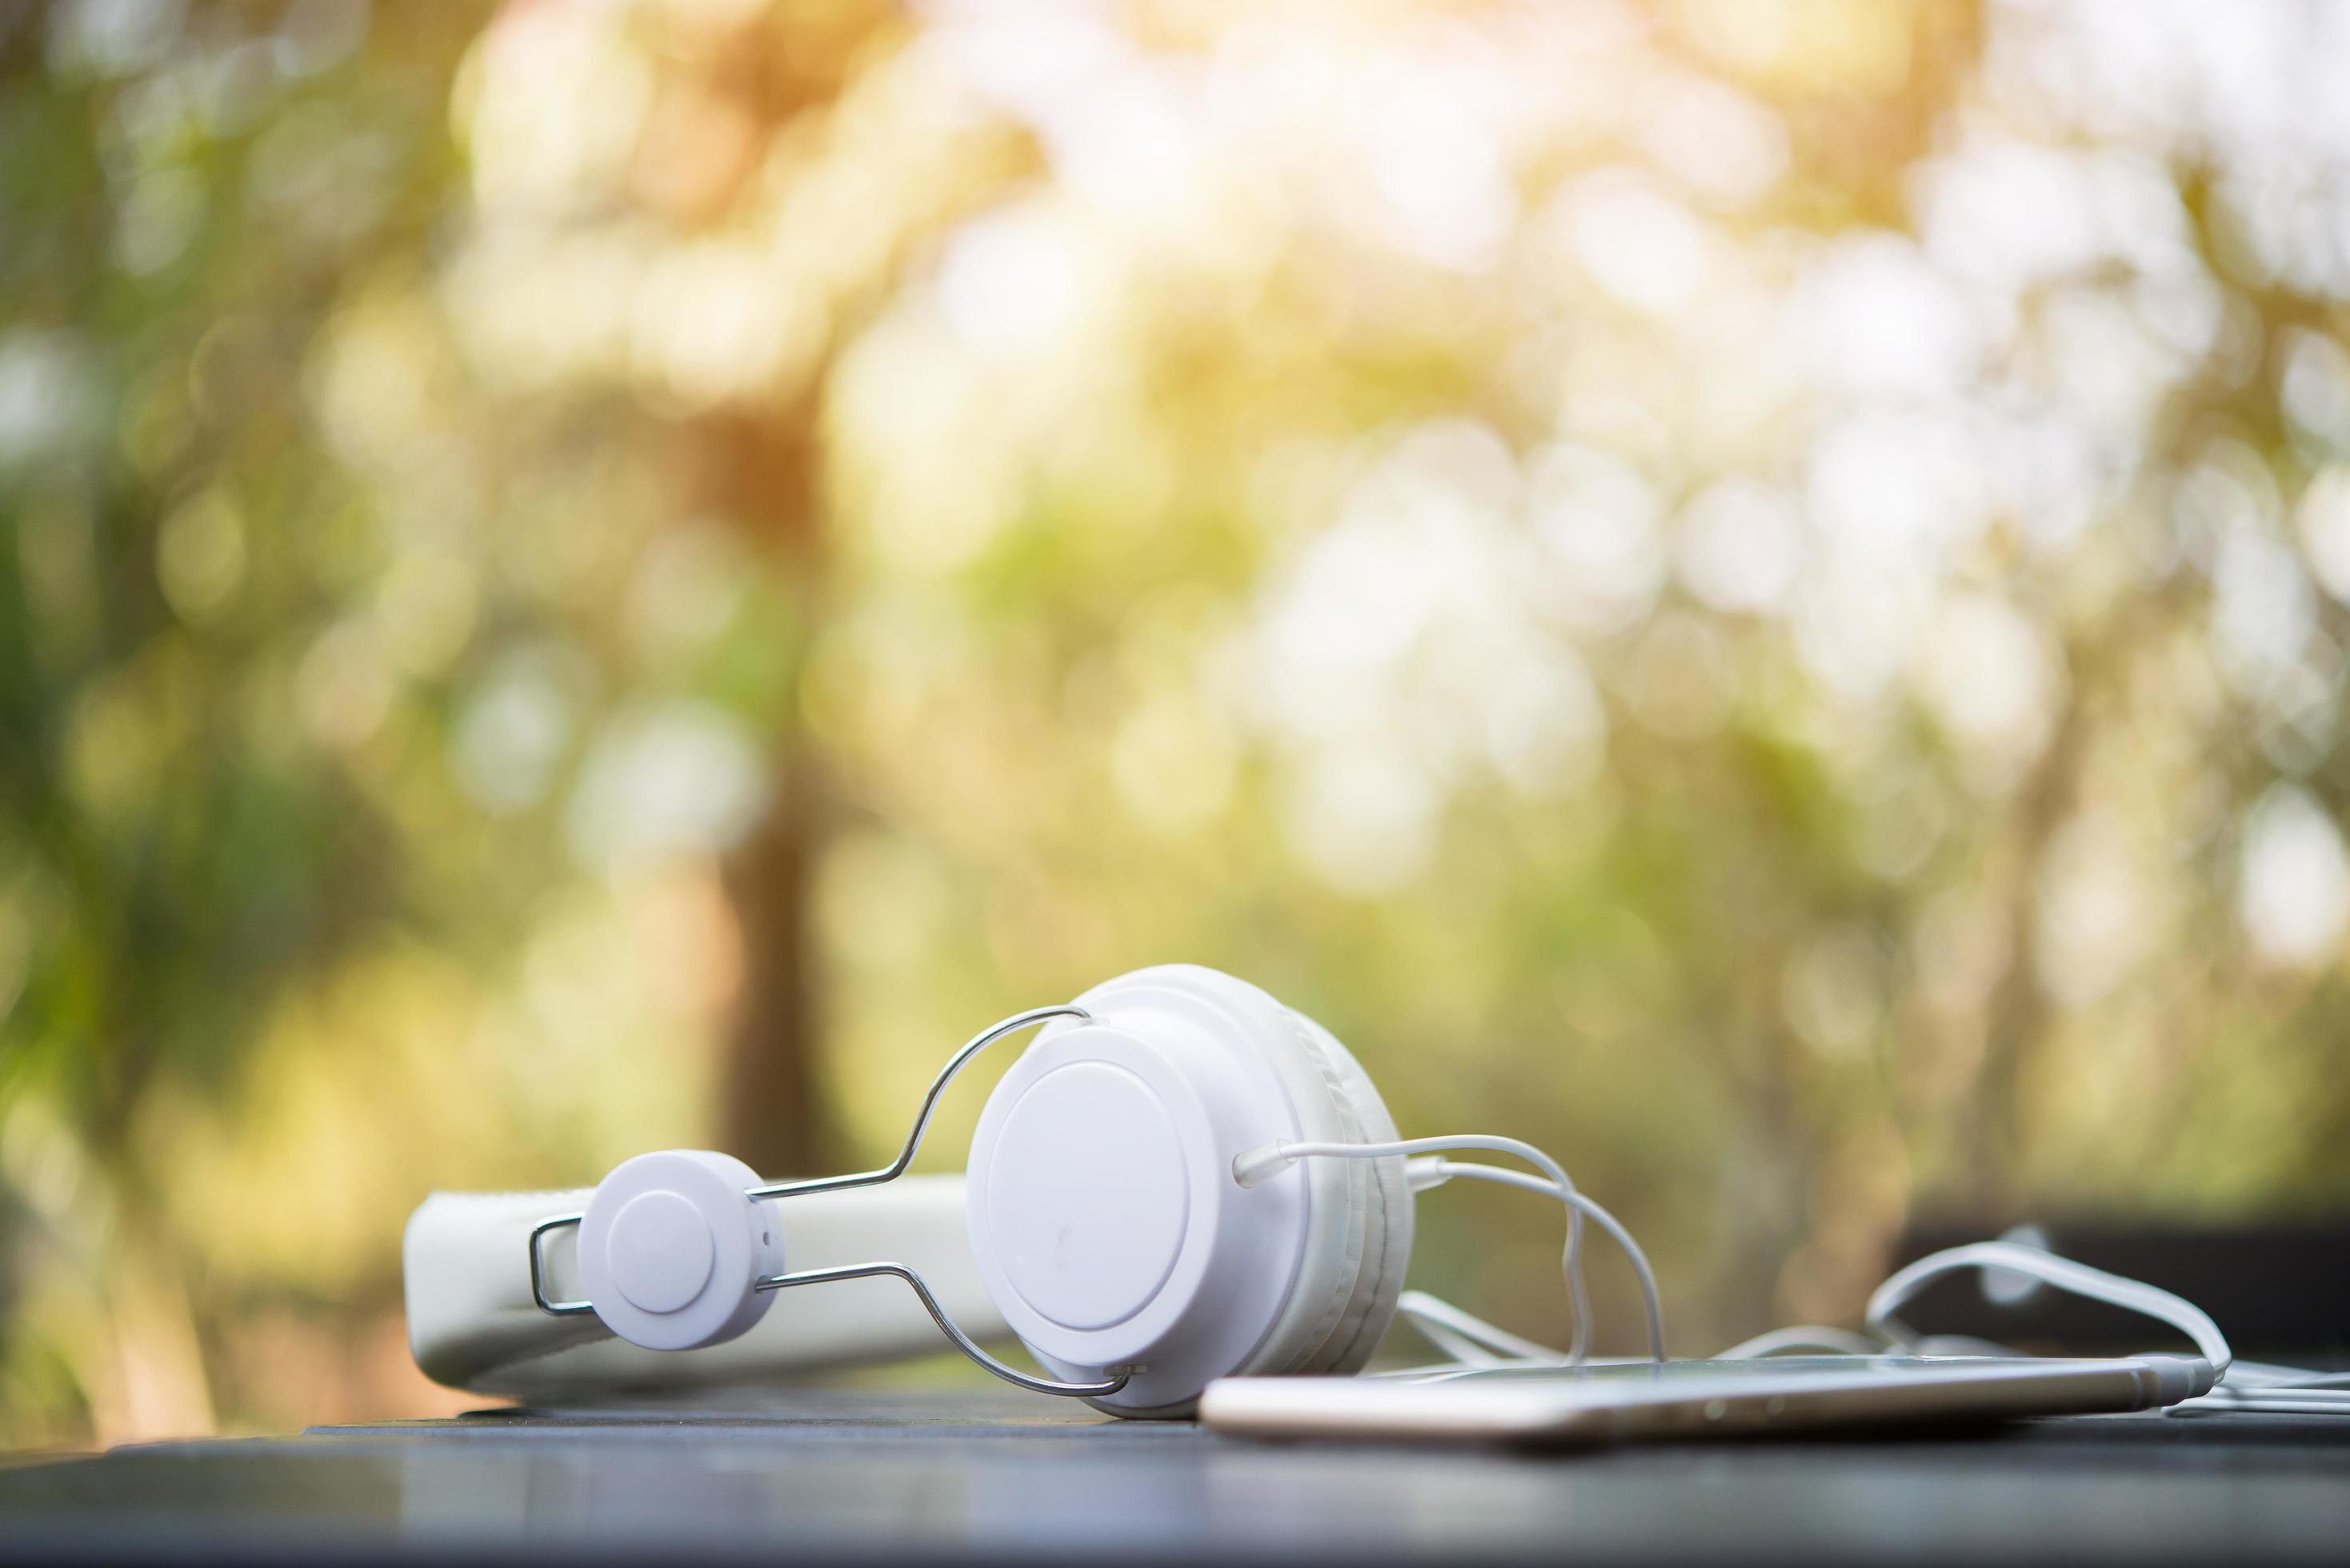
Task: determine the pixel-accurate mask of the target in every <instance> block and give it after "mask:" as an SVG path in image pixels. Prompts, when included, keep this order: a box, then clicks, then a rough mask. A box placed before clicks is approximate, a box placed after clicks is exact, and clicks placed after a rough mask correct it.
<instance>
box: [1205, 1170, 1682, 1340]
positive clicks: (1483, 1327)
mask: <svg viewBox="0 0 2350 1568" xmlns="http://www.w3.org/2000/svg"><path fill="white" fill-rule="evenodd" d="M1457 1150H1474V1151H1479V1152H1482V1153H1489V1154H1506V1155H1513V1156H1515V1157H1516V1158H1519V1159H1523V1160H1524V1161H1525V1162H1526V1163H1527V1164H1528V1165H1531V1166H1534V1168H1536V1169H1538V1170H1540V1171H1541V1172H1542V1173H1543V1174H1542V1175H1541V1176H1531V1175H1528V1174H1527V1173H1526V1172H1524V1171H1520V1170H1507V1169H1504V1168H1502V1167H1500V1166H1493V1165H1474V1164H1461V1163H1459V1162H1456V1161H1453V1160H1449V1159H1423V1158H1411V1157H1414V1156H1421V1155H1435V1154H1443V1153H1447V1152H1451V1151H1457ZM1396 1155H1403V1156H1405V1157H1407V1159H1408V1160H1409V1163H1408V1164H1407V1165H1406V1167H1405V1171H1406V1175H1407V1179H1409V1181H1410V1183H1411V1189H1412V1190H1413V1191H1415V1192H1420V1191H1425V1190H1426V1189H1429V1188H1431V1187H1439V1186H1441V1185H1443V1184H1444V1183H1445V1182H1447V1181H1450V1180H1451V1179H1454V1178H1456V1177H1458V1178H1461V1179H1467V1180H1471V1181H1492V1182H1498V1183H1500V1184H1501V1185H1503V1186H1505V1187H1517V1188H1523V1189H1525V1190H1527V1191H1529V1192H1539V1193H1541V1194H1543V1195H1544V1197H1547V1198H1555V1199H1557V1200H1558V1201H1560V1202H1561V1203H1564V1204H1565V1206H1566V1212H1567V1220H1566V1251H1565V1254H1564V1256H1563V1257H1562V1259H1561V1268H1562V1271H1563V1272H1564V1273H1565V1278H1566V1293H1567V1299H1568V1301H1569V1303H1571V1304H1572V1306H1573V1308H1574V1313H1575V1322H1574V1336H1573V1338H1572V1339H1570V1340H1569V1341H1568V1345H1567V1351H1566V1355H1565V1357H1564V1360H1565V1365H1567V1366H1582V1365H1583V1363H1584V1360H1585V1358H1586V1355H1587V1354H1588V1352H1589V1349H1590V1344H1591V1301H1590V1296H1589V1293H1588V1292H1587V1291H1586V1288H1585V1286H1584V1282H1583V1221H1584V1220H1585V1219H1586V1217H1587V1218H1588V1219H1590V1220H1591V1221H1592V1222H1593V1223H1594V1224H1596V1225H1597V1226H1598V1227H1599V1228H1600V1229H1601V1230H1603V1231H1607V1234H1608V1235H1609V1236H1611V1237H1613V1238H1614V1239H1615V1241H1616V1244H1617V1246H1619V1247H1621V1248H1623V1249H1624V1255H1625V1256H1626V1257H1627V1258H1629V1259H1630V1260H1631V1261H1632V1270H1633V1272H1634V1273H1636V1274H1638V1276H1639V1280H1640V1294H1641V1297H1642V1299H1643V1301H1644V1302H1645V1303H1646V1304H1647V1306H1648V1354H1649V1356H1650V1358H1651V1359H1652V1360H1656V1361H1662V1360H1664V1359H1665V1320H1664V1311H1663V1307H1662V1304H1661V1303H1660V1302H1659V1298H1658V1294H1657V1277H1656V1274H1655V1273H1654V1272H1652V1271H1651V1270H1650V1269H1649V1267H1648V1256H1647V1254H1646V1253H1644V1252H1642V1251H1640V1244H1639V1243H1638V1241H1634V1240H1633V1239H1632V1233H1631V1232H1630V1231H1627V1230H1626V1229H1625V1228H1624V1226H1623V1223H1622V1221H1620V1220H1617V1218H1616V1216H1614V1215H1613V1214H1610V1213H1609V1212H1607V1210H1605V1209H1602V1208H1601V1207H1600V1206H1599V1205H1598V1204H1596V1203H1594V1202H1593V1201H1592V1200H1591V1199H1588V1198H1586V1197H1585V1196H1584V1195H1583V1194H1582V1193H1580V1192H1578V1191H1576V1190H1575V1183H1574V1182H1572V1181H1570V1180H1569V1179H1567V1175H1566V1171H1565V1168H1562V1167H1561V1166H1560V1165H1559V1163H1558V1161H1556V1160H1555V1159H1553V1158H1551V1157H1550V1156H1549V1155H1547V1154H1544V1152H1543V1151H1542V1150H1541V1149H1538V1148H1536V1147H1534V1145H1532V1144H1530V1143H1525V1142H1523V1141H1521V1140H1520V1139H1517V1138H1513V1137H1494V1136H1492V1135H1489V1134H1485V1133H1460V1134H1455V1135H1452V1136H1451V1137H1408V1138H1397V1139H1395V1140H1393V1141H1392V1142H1388V1143H1289V1142H1280V1143H1273V1144H1268V1145H1266V1146H1265V1147H1263V1148H1260V1149H1252V1150H1251V1151H1249V1152H1248V1153H1246V1154H1243V1155H1242V1156H1240V1157H1239V1158H1237V1159H1235V1160H1233V1161H1232V1179H1234V1180H1236V1181H1238V1182H1239V1183H1240V1184H1241V1185H1242V1186H1243V1187H1254V1186H1256V1185H1257V1184H1258V1183H1259V1182H1262V1181H1264V1180H1266V1179H1270V1178H1271V1177H1273V1176H1274V1175H1275V1174H1277V1173H1278V1172H1280V1171H1282V1170H1284V1169H1286V1168H1289V1167H1290V1166H1291V1165H1294V1164H1295V1163H1296V1162H1297V1161H1298V1160H1301V1159H1386V1158H1392V1157H1394V1156H1396ZM1428 1299H1430V1300H1431V1301H1433V1300H1434V1299H1435V1298H1433V1297H1430V1298H1428ZM1437 1304H1438V1305H1439V1306H1441V1307H1443V1308H1444V1309H1445V1312H1446V1314H1450V1315H1449V1316H1448V1317H1447V1318H1446V1319H1445V1320H1444V1327H1445V1328H1446V1329H1449V1330H1450V1331H1451V1333H1453V1334H1461V1333H1463V1332H1467V1331H1465V1330H1464V1328H1463V1324H1474V1325H1475V1330H1474V1333H1473V1334H1471V1337H1476V1336H1478V1335H1482V1336H1483V1337H1484V1338H1485V1339H1486V1341H1487V1342H1488V1343H1493V1342H1495V1341H1496V1340H1497V1339H1500V1338H1503V1337H1506V1338H1507V1339H1510V1340H1515V1341H1516V1343H1517V1344H1518V1345H1523V1346H1526V1347H1528V1348H1531V1349H1534V1350H1536V1351H1540V1350H1542V1347H1541V1346H1539V1345H1533V1344H1532V1342H1531V1341H1526V1340H1518V1339H1517V1337H1516V1336H1515V1335H1514V1334H1506V1332H1505V1331H1504V1330H1502V1329H1497V1328H1495V1327H1493V1326H1492V1324H1487V1323H1484V1322H1482V1320H1479V1319H1476V1318H1473V1317H1471V1316H1470V1314H1467V1313H1463V1312H1461V1309H1459V1308H1458V1307H1454V1306H1451V1304H1450V1303H1441V1302H1440V1303H1437ZM1414 1321H1415V1322H1422V1323H1424V1322H1427V1321H1434V1320H1428V1319H1420V1318H1415V1320H1414ZM1439 1343H1440V1345H1441V1344H1442V1342H1441V1341H1439ZM1445 1348H1446V1349H1448V1350H1450V1349H1451V1346H1449V1345H1446V1346H1445ZM1544 1358H1545V1359H1547V1360H1549V1361H1551V1362H1552V1363H1553V1364H1555V1363H1556V1362H1557V1361H1558V1360H1559V1358H1558V1357H1557V1356H1556V1355H1555V1353H1551V1352H1545V1353H1544Z"/></svg>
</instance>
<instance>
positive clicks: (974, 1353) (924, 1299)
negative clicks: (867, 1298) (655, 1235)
mask: <svg viewBox="0 0 2350 1568" xmlns="http://www.w3.org/2000/svg"><path fill="white" fill-rule="evenodd" d="M1055 1018H1076V1019H1080V1020H1082V1021H1084V1022H1086V1023H1091V1022H1093V1014H1092V1013H1090V1012H1087V1011H1086V1010H1085V1009H1084V1008H1082V1007H1078V1006H1076V1004H1074V1003H1063V1004H1061V1005H1058V1006H1054V1007H1036V1008H1031V1009H1030V1010H1029V1011H1027V1012H1016V1013H1014V1014H1013V1015H1012V1016H1011V1017H1009V1018H1007V1019H1005V1020H1003V1022H1002V1023H997V1024H994V1025H993V1026H992V1027H990V1028H987V1029H984V1030H983V1031H981V1032H980V1033H978V1034H976V1035H974V1036H972V1039H971V1040H969V1041H968V1042H966V1043H965V1044H964V1045H963V1047H962V1049H961V1050H960V1051H957V1052H956V1053H955V1054H953V1055H952V1056H950V1057H949V1058H947V1064H946V1065H945V1066H944V1067H941V1069H939V1075H938V1076H937V1077H935V1078H933V1079H931V1087H930V1091H929V1092H928V1093H927V1094H925V1095H924V1096H922V1108H921V1110H920V1112H919V1113H917V1114H916V1116H915V1117H914V1127H913V1130H912V1131H911V1132H910V1133H908V1134H907V1135H906V1147H903V1148H901V1149H899V1151H898V1158H895V1159H893V1160H891V1161H890V1162H889V1164H888V1165H885V1166H883V1167H881V1168H879V1169H878V1170H867V1171H860V1172H858V1173H857V1174H855V1175H853V1176H820V1177H814V1178H810V1179H806V1180H800V1181H770V1182H764V1183H762V1184H761V1185H759V1186H757V1187H746V1188H744V1189H743V1197H745V1198H749V1199H754V1200H757V1199H776V1198H797V1197H800V1196H801V1195H803V1194H805V1193H810V1192H837V1191H842V1190H844V1189H848V1188H852V1187H876V1186H879V1185H880V1184H881V1183H882V1182H885V1181H893V1180H895V1179H897V1178H899V1177H900V1176H903V1175H904V1174H905V1173H906V1168H907V1167H908V1166H910V1165H911V1164H913V1162H914V1154H915V1151H917V1150H918V1149H920V1147H922V1135H923V1134H924V1133H926V1132H928V1131H929V1130H930V1127H931V1113H932V1112H933V1111H935V1110H937V1109H938V1104H939V1096H941V1095H943V1094H944V1093H945V1092H946V1087H947V1085H949V1084H951V1083H952V1082H954V1077H955V1075H956V1074H958V1073H960V1072H962V1070H963V1068H964V1067H966V1066H968V1065H969V1064H970V1063H971V1059H972V1057H974V1056H976V1055H978V1054H980V1053H981V1052H982V1051H984V1050H986V1049H987V1048H988V1047H989V1046H990V1045H993V1044H995V1043H996V1042H997V1041H999V1040H1001V1039H1003V1037H1004V1036H1005V1035H1007V1034H1016V1033H1020V1031H1022V1030H1024V1029H1032V1028H1034V1027H1035V1026H1036V1025H1037V1024H1039V1023H1045V1022H1046V1021H1047V1020H1049V1019H1055ZM586 1218H587V1216H586V1215H585V1214H584V1213H580V1214H556V1215H551V1216H549V1217H548V1218H546V1219H545V1220H540V1221H539V1222H538V1223H537V1224H536V1225H534V1226H532V1227H531V1230H530V1294H531V1299H532V1300H533V1301H534V1302H536V1303H537V1304H538V1310H539V1311H541V1312H543V1313H546V1314H547V1315H549V1316H551V1317H572V1316H577V1314H582V1313H592V1312H594V1311H595V1310H596V1303H593V1302H587V1301H576V1302H558V1301H550V1300H548V1299H547V1294H546V1263H545V1261H544V1256H543V1252H542V1249H541V1247H540V1242H541V1241H542V1240H543V1239H544V1238H545V1237H546V1235H547V1233H548V1232H550V1231H561V1230H566V1229H568V1228H572V1227H576V1226H577V1225H579V1224H580V1223H581V1222H582V1221H583V1220H586ZM877 1274H888V1275H890V1276H892V1277H894V1278H897V1279H900V1280H903V1281H905V1282H906V1283H907V1284H909V1285H910V1286H912V1287H913V1291H914V1294H915V1295H916V1296H918V1297H919V1298H920V1300H921V1303H922V1307H923V1310H925V1311H926V1312H928V1313H929V1314H931V1322H932V1323H935V1324H938V1325H939V1332H941V1334H945V1335H946V1336H947V1337H948V1338H949V1339H951V1340H952V1341H953V1342H954V1345H955V1348H956V1349H958V1350H960V1351H962V1353H963V1354H964V1355H967V1356H969V1357H971V1359H972V1360H973V1361H975V1362H977V1363H978V1364H979V1365H980V1366H983V1367H985V1368H987V1370H988V1371H990V1372H992V1373H993V1374H995V1376H998V1377H1001V1378H1003V1380H1004V1381H1005V1382H1006V1383H1010V1384H1012V1385H1014V1386H1017V1387H1021V1388H1026V1389H1030V1390H1032V1391H1034V1392H1035V1393H1039V1394H1065V1395H1076V1396H1089V1397H1098V1396H1101V1395H1105V1394H1115V1393H1117V1392H1118V1390H1119V1389H1121V1388H1123V1387H1125V1386H1126V1383H1127V1378H1128V1376H1129V1373H1128V1371H1127V1370H1126V1369H1124V1368H1114V1369H1112V1370H1111V1372H1110V1374H1109V1376H1107V1377H1105V1378H1104V1379H1102V1380H1101V1381H1099V1382H1097V1383H1060V1382H1055V1381H1053V1380H1052V1379H1050V1378H1044V1377H1033V1376H1029V1375H1028V1374H1027V1373H1024V1372H1021V1371H1018V1370H1016V1369H1015V1368H1014V1367H1010V1366H1005V1365H1004V1364H1003V1362H1001V1361H998V1360H996V1359H995V1357H993V1356H992V1355H988V1354H987V1352H985V1351H983V1350H982V1349H981V1348H980V1347H979V1346H978V1345H976V1344H974V1343H973V1342H972V1338H971V1336H970V1335H969V1334H965V1333H963V1331H962V1329H960V1328H958V1327H956V1326H955V1323H954V1320H953V1319H951V1318H950V1317H949V1316H948V1315H947V1314H946V1310H945V1309H944V1308H943V1307H941V1306H940V1305H939V1301H938V1297H937V1296H935V1295H933V1294H931V1287H930V1286H929V1285H928V1284H927V1283H925V1282H924V1281H923V1279H922V1276H921V1275H920V1272H917V1271H915V1270H913V1269H911V1268H909V1267H907V1266H906V1265H905V1264H903V1263H888V1262H877V1263H852V1264H849V1265H847V1266H845V1267H841V1268H832V1269H809V1270H805V1271H802V1272H798V1273H786V1274H770V1275H767V1276H765V1277H764V1278H763V1279H760V1280H759V1281H757V1282H755V1283H754V1285H753V1286H752V1288H753V1289H754V1290H761V1291H779V1290H787V1289H790V1288H792V1287H793V1286H796V1285H820V1284H828V1283H830V1282H834V1281H836V1280H854V1279H864V1278H868V1277H870V1276H873V1275H877Z"/></svg>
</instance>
